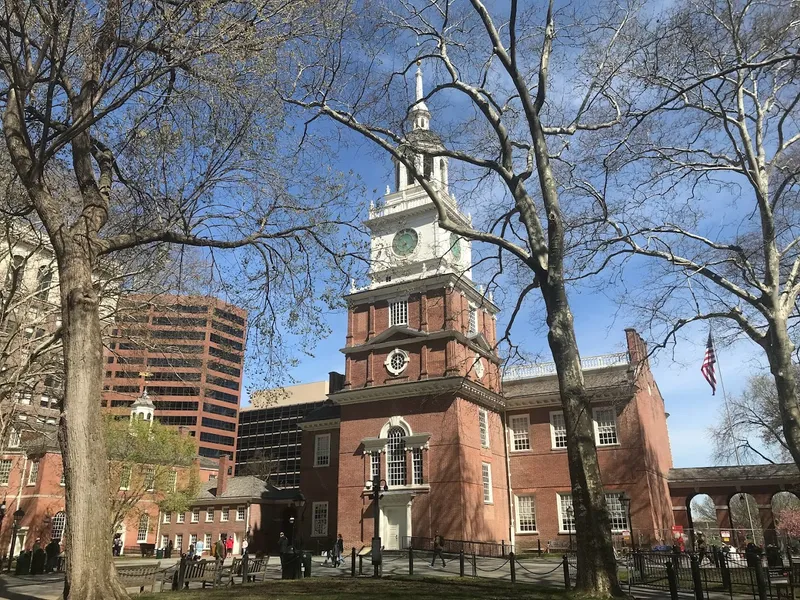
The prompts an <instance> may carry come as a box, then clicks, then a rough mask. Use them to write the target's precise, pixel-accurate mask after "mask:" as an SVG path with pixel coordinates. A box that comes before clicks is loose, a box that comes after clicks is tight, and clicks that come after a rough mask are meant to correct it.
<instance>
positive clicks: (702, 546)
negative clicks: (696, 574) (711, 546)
mask: <svg viewBox="0 0 800 600" xmlns="http://www.w3.org/2000/svg"><path fill="white" fill-rule="evenodd" d="M707 552H708V543H707V542H706V536H705V534H704V533H703V532H702V531H701V532H700V533H698V534H697V553H698V555H699V559H700V561H699V564H701V565H702V564H703V560H705V558H706V553H707Z"/></svg>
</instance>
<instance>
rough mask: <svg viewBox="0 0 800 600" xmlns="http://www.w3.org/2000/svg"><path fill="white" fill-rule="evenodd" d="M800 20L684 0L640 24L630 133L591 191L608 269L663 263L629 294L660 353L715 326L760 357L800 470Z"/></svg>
mask: <svg viewBox="0 0 800 600" xmlns="http://www.w3.org/2000/svg"><path fill="white" fill-rule="evenodd" d="M799 16H800V7H798V5H797V3H779V2H772V1H770V0H755V1H738V0H684V1H682V2H679V3H677V4H675V5H673V6H672V7H671V8H670V9H669V10H668V11H667V12H666V13H665V14H662V15H659V19H658V20H657V21H656V20H655V19H654V20H653V22H652V23H643V24H642V26H641V34H640V35H641V38H642V40H643V43H642V44H641V46H640V48H639V49H638V50H637V51H636V52H635V57H636V58H635V60H634V62H635V66H634V67H633V68H631V70H630V77H631V81H634V82H635V85H636V86H638V87H639V89H641V90H642V91H641V94H640V96H639V98H638V100H637V106H636V107H635V108H634V109H632V110H631V112H630V113H629V114H631V115H633V116H632V120H631V121H630V126H629V127H626V128H625V131H624V134H623V135H622V136H621V138H619V139H617V140H616V141H611V140H609V142H608V145H607V146H606V147H605V148H604V149H603V152H601V153H600V156H599V158H597V155H595V160H596V162H597V164H599V165H602V169H600V170H599V171H598V173H601V172H603V171H604V174H599V175H598V176H597V177H596V178H595V179H594V180H591V181H590V180H585V181H583V182H582V185H584V187H585V189H586V190H587V193H590V194H593V195H594V196H595V197H596V198H597V201H598V206H599V207H600V210H599V215H600V217H599V219H598V220H605V222H606V223H607V224H609V225H610V226H611V233H610V237H609V238H608V239H606V241H605V243H604V244H601V247H603V249H604V250H607V252H606V253H604V254H603V261H604V262H608V261H611V258H612V257H614V256H617V257H619V256H623V257H626V256H630V255H632V254H636V255H640V256H645V257H650V258H652V259H655V261H654V262H653V263H651V264H649V265H648V266H647V267H646V268H645V269H644V270H643V271H642V277H641V278H639V277H637V278H636V285H635V286H633V285H632V286H631V287H630V288H629V289H626V295H627V298H628V301H629V302H630V303H631V304H633V305H634V306H636V307H638V308H640V309H641V311H642V313H643V314H644V317H645V319H646V320H647V322H648V324H649V325H650V326H651V327H652V330H653V336H654V337H656V338H658V339H659V340H660V341H661V344H662V345H666V344H671V343H673V342H674V341H675V339H676V334H677V332H679V331H680V330H681V329H683V328H684V327H685V326H687V325H689V324H691V323H696V322H698V321H708V320H712V321H713V328H714V331H715V334H716V337H717V338H718V339H719V340H726V341H727V340H730V339H732V338H735V337H746V338H749V339H750V340H752V341H753V342H755V343H756V344H757V345H758V346H759V347H760V348H761V349H762V350H763V351H764V353H765V355H766V358H767V360H768V363H769V368H770V372H771V374H772V377H773V378H774V380H775V387H776V391H777V398H778V409H779V414H780V423H781V427H782V428H783V435H784V439H785V441H786V447H787V448H788V450H789V452H790V453H791V455H792V457H793V458H794V461H795V462H796V463H798V464H800V404H798V398H797V385H798V383H797V370H796V368H794V366H793V365H796V364H797V360H798V357H797V354H796V348H795V345H794V343H793V341H792V335H791V334H792V329H793V328H796V327H797V325H798V317H800V313H798V304H797V299H798V293H800V229H798V227H799V226H800V218H799V217H800V212H798V207H799V206H800V204H798V200H800V180H798V175H799V174H800V129H799V128H798V125H799V121H798V116H800V112H799V111H800V102H799V101H800V84H799V83H798V82H799V81H800V78H799V77H798V68H799V67H800V54H798V52H797V48H798V41H799V40H800V30H798V27H797V23H798V17H799ZM634 113H636V114H634ZM609 188H613V189H614V190H615V191H616V193H615V194H613V200H611V199H610V198H609V194H608V193H607V190H608V189H609ZM623 264H624V261H623ZM633 264H636V263H633Z"/></svg>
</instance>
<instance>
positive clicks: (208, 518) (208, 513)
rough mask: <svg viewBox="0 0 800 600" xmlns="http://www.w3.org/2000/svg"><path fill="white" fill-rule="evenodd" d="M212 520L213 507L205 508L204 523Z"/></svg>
mask: <svg viewBox="0 0 800 600" xmlns="http://www.w3.org/2000/svg"><path fill="white" fill-rule="evenodd" d="M213 522H214V509H213V508H207V509H206V523H213Z"/></svg>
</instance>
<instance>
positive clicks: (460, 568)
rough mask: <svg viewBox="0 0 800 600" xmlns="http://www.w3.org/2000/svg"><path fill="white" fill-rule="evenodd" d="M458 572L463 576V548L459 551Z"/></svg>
mask: <svg viewBox="0 0 800 600" xmlns="http://www.w3.org/2000/svg"><path fill="white" fill-rule="evenodd" d="M458 574H459V575H460V576H461V577H463V576H464V551H463V550H461V551H460V552H459V553H458Z"/></svg>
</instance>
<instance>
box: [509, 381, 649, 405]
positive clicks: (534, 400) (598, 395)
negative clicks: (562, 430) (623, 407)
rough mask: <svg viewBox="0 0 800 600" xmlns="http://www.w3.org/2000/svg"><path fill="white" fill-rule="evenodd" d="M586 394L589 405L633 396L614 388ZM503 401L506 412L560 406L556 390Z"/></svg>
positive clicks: (590, 390)
mask: <svg viewBox="0 0 800 600" xmlns="http://www.w3.org/2000/svg"><path fill="white" fill-rule="evenodd" d="M586 392H587V393H588V394H589V402H591V403H597V402H609V401H618V400H628V399H630V398H631V397H632V396H633V390H631V389H628V390H624V389H620V388H619V387H616V386H614V387H610V388H591V389H587V390H586ZM505 400H506V409H507V410H517V409H520V408H536V407H542V406H561V396H560V395H559V392H558V390H554V391H552V392H544V393H540V394H526V395H524V396H511V397H508V396H506V399H505Z"/></svg>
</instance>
